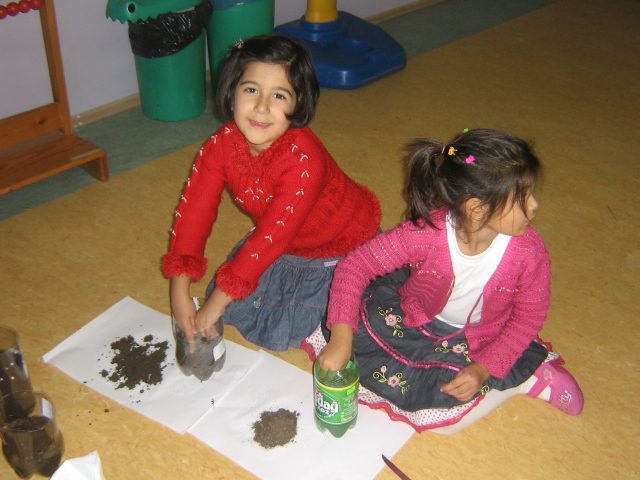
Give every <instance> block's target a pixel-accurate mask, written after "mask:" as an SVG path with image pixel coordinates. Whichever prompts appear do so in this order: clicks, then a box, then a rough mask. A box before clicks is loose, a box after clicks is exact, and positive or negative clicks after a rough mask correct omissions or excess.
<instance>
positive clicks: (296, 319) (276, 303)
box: [207, 235, 341, 351]
mask: <svg viewBox="0 0 640 480" xmlns="http://www.w3.org/2000/svg"><path fill="white" fill-rule="evenodd" d="M247 238H248V235H247V237H245V238H244V239H242V240H241V241H240V243H238V244H237V245H236V246H235V247H234V249H233V250H232V251H231V254H230V255H229V258H228V260H230V259H232V258H233V257H234V256H235V254H236V252H237V251H238V249H239V248H240V247H241V246H242V244H244V242H245V241H246V239H247ZM340 258H341V257H336V258H303V257H297V256H294V255H282V256H281V257H280V258H279V259H278V260H276V261H275V262H274V263H273V264H272V265H271V266H270V267H269V268H268V269H267V270H266V271H265V272H264V273H263V274H262V276H261V277H260V281H259V285H258V288H257V289H256V291H255V292H253V293H252V294H250V295H248V296H247V297H246V298H243V299H241V300H235V301H233V302H231V303H230V304H229V305H228V306H227V309H226V311H225V313H224V315H223V316H222V320H223V321H224V323H225V324H230V325H233V326H234V327H236V328H237V329H238V331H239V332H240V333H241V334H242V336H243V337H244V338H246V339H247V340H248V341H250V342H251V343H254V344H256V345H259V346H261V347H263V348H266V349H268V350H274V351H283V350H287V349H288V348H289V347H293V348H300V346H301V344H302V341H303V340H304V339H305V338H307V337H308V336H309V335H310V334H311V333H312V332H313V331H314V330H315V329H316V327H318V325H320V324H321V323H322V324H323V323H324V321H325V319H326V316H327V305H328V303H329V289H330V287H331V281H332V280H333V272H334V270H335V266H336V264H337V263H338V260H339V259H340ZM215 286H216V285H215V277H214V278H213V280H211V283H210V284H209V286H208V287H207V298H208V297H209V295H211V292H212V291H213V289H214V288H215Z"/></svg>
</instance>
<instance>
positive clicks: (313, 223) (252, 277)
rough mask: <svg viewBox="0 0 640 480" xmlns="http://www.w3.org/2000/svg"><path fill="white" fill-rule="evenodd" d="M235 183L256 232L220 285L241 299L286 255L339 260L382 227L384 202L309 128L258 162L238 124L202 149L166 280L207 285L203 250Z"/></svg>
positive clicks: (167, 259) (166, 263)
mask: <svg viewBox="0 0 640 480" xmlns="http://www.w3.org/2000/svg"><path fill="white" fill-rule="evenodd" d="M226 185H228V186H229V187H230V189H231V191H232V192H233V195H234V196H235V201H236V202H237V203H238V205H239V206H240V207H241V208H242V209H244V210H245V211H246V212H247V213H249V214H250V215H251V216H252V217H253V219H254V221H255V223H256V228H255V230H254V231H253V233H252V235H251V236H250V237H249V238H248V239H247V241H246V242H245V244H244V245H243V246H242V248H240V249H239V250H238V252H237V254H236V256H235V258H234V259H233V260H231V261H228V262H226V263H224V264H222V266H221V267H220V268H219V270H218V274H217V275H218V276H217V279H216V285H217V286H218V287H219V288H221V289H222V290H223V291H224V292H225V293H226V294H227V295H229V296H231V297H233V298H235V299H239V298H244V297H246V296H247V295H249V294H250V293H252V292H253V291H254V290H255V289H256V287H257V286H258V279H259V278H260V276H261V275H262V273H263V272H264V271H265V270H266V269H267V268H268V267H269V266H270V265H271V264H272V263H273V262H274V261H275V260H276V259H278V258H279V257H280V256H282V255H283V254H289V255H297V256H302V257H306V258H326V257H340V256H344V255H346V254H347V253H348V252H349V251H351V250H353V249H354V248H355V247H356V246H358V245H360V244H361V243H363V242H364V241H366V240H368V239H370V238H372V237H373V236H374V235H375V234H376V232H377V230H378V228H379V225H380V218H381V210H380V204H379V202H378V199H377V198H376V197H375V195H374V194H373V193H372V192H371V191H370V190H368V189H367V188H365V187H363V186H361V185H359V184H357V183H356V182H354V181H353V180H351V179H350V178H349V177H347V175H345V173H344V172H343V171H342V170H341V169H340V167H339V166H338V164H337V163H336V162H335V160H334V159H333V158H332V157H331V155H330V154H329V152H328V151H327V150H326V149H325V148H324V146H323V145H322V143H321V142H320V140H319V139H318V138H317V137H316V136H315V135H314V134H313V132H312V131H311V130H310V129H309V128H290V129H289V130H287V131H286V132H285V133H284V135H282V136H281V137H280V138H279V139H277V140H276V141H275V142H273V143H272V144H271V146H270V147H269V148H267V149H265V150H264V151H262V152H261V153H260V155H257V156H253V155H252V154H251V152H250V150H249V146H248V144H247V142H246V140H245V139H244V137H243V135H242V133H241V132H240V131H239V130H238V128H237V126H236V125H235V123H233V122H229V123H227V124H225V125H224V126H223V127H222V128H221V129H220V130H218V131H217V132H216V133H215V134H214V135H213V136H212V137H211V138H210V139H209V140H208V141H207V142H206V143H205V145H204V147H203V148H202V149H201V150H200V153H199V154H198V157H197V159H196V162H195V164H194V166H193V169H192V173H191V177H190V178H189V180H188V181H187V185H186V187H185V190H184V193H183V195H182V198H181V202H180V205H179V206H178V210H177V211H176V214H175V215H176V218H175V222H174V227H173V229H172V230H171V233H172V235H173V237H172V239H171V246H170V250H169V252H168V253H167V254H165V255H164V257H163V262H162V269H163V272H164V274H165V275H166V276H167V277H172V276H174V275H189V276H190V277H191V278H192V279H193V280H199V279H201V278H202V277H203V276H204V274H205V273H206V270H207V259H206V258H205V257H204V248H205V244H206V242H207V239H208V238H209V236H210V235H211V230H212V227H213V224H214V222H215V221H216V218H217V215H218V206H219V205H220V201H221V199H222V193H223V190H224V188H225V186H226Z"/></svg>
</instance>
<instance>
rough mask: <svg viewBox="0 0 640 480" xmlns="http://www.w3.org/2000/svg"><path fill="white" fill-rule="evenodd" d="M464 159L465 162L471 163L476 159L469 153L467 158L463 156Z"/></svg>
mask: <svg viewBox="0 0 640 480" xmlns="http://www.w3.org/2000/svg"><path fill="white" fill-rule="evenodd" d="M464 161H465V162H467V163H473V162H475V161H476V157H474V156H473V155H469V156H468V157H467V158H465V160H464Z"/></svg>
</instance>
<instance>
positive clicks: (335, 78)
mask: <svg viewBox="0 0 640 480" xmlns="http://www.w3.org/2000/svg"><path fill="white" fill-rule="evenodd" d="M309 7H311V2H310V3H309ZM312 13H313V12H312ZM316 17H317V16H316ZM331 17H337V18H336V19H335V20H331V21H318V22H316V21H309V18H313V15H310V11H309V9H308V10H307V13H306V15H305V16H304V17H302V18H301V19H300V20H297V21H294V22H290V23H286V24H284V25H280V26H279V27H276V31H277V32H280V33H282V34H286V35H293V36H296V37H299V38H300V39H301V40H302V41H303V42H304V43H305V44H306V45H307V46H308V47H309V50H310V51H311V55H312V57H313V63H314V65H315V67H316V71H317V74H318V81H319V82H320V85H321V86H323V87H329V88H341V89H353V88H358V87H361V86H363V85H366V84H368V83H371V82H373V81H375V80H378V79H380V78H382V77H385V76H387V75H390V74H392V73H395V72H398V71H400V70H402V69H403V68H404V67H405V65H406V64H407V59H406V56H405V53H404V48H402V46H401V45H400V44H399V43H398V42H396V41H395V40H394V39H393V38H392V37H391V36H390V35H389V34H387V33H386V32H385V31H384V30H382V29H381V28H380V27H378V26H376V25H373V24H371V23H369V22H367V21H365V20H362V19H360V18H358V17H356V16H354V15H351V14H350V13H347V12H342V11H340V12H338V11H337V9H336V11H335V14H334V15H332V14H331V13H329V18H331ZM319 18H321V19H322V18H327V16H326V15H324V14H323V15H321V16H320V17H319Z"/></svg>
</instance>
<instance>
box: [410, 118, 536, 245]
mask: <svg viewBox="0 0 640 480" xmlns="http://www.w3.org/2000/svg"><path fill="white" fill-rule="evenodd" d="M408 147H409V149H410V152H409V155H408V162H407V163H408V173H409V180H408V188H407V193H408V195H409V202H410V204H409V209H408V211H407V219H409V220H412V221H413V222H414V223H416V224H419V223H421V220H424V221H425V222H427V223H428V224H429V225H431V226H434V225H433V223H432V222H431V215H430V212H431V211H432V210H434V209H437V208H440V207H446V208H448V209H449V211H450V213H451V216H452V218H453V220H454V225H456V228H460V229H462V230H464V231H466V232H469V226H470V223H469V219H468V218H467V212H466V211H465V204H466V202H467V200H469V199H472V198H477V199H479V200H480V201H481V202H482V204H483V205H485V206H486V207H488V209H487V215H486V216H485V217H484V223H486V222H487V221H489V220H490V219H491V218H492V217H493V216H494V215H495V214H497V213H501V212H502V211H503V210H504V208H505V207H507V206H509V205H511V203H512V202H514V201H515V202H518V204H519V205H520V206H521V207H522V209H523V211H526V210H525V208H524V204H525V201H526V198H527V194H528V193H530V192H531V190H532V189H533V188H534V186H535V185H536V184H538V183H539V182H540V181H541V178H542V164H541V162H540V160H539V159H538V157H537V156H536V155H535V154H534V153H533V150H532V148H531V146H530V145H529V144H528V143H527V142H525V141H524V140H522V139H520V138H518V137H516V136H514V135H511V134H508V133H503V132H498V131H496V130H490V129H475V130H469V131H468V132H465V133H462V134H460V135H458V136H456V137H455V138H454V139H453V141H452V142H451V143H449V144H447V145H443V144H442V143H440V142H436V141H435V140H429V139H416V140H414V141H413V142H412V143H410V144H409V145H408ZM450 147H453V149H452V150H451V149H450ZM449 153H452V154H451V155H450V154H449ZM470 156H471V158H470ZM484 223H483V225H484Z"/></svg>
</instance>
